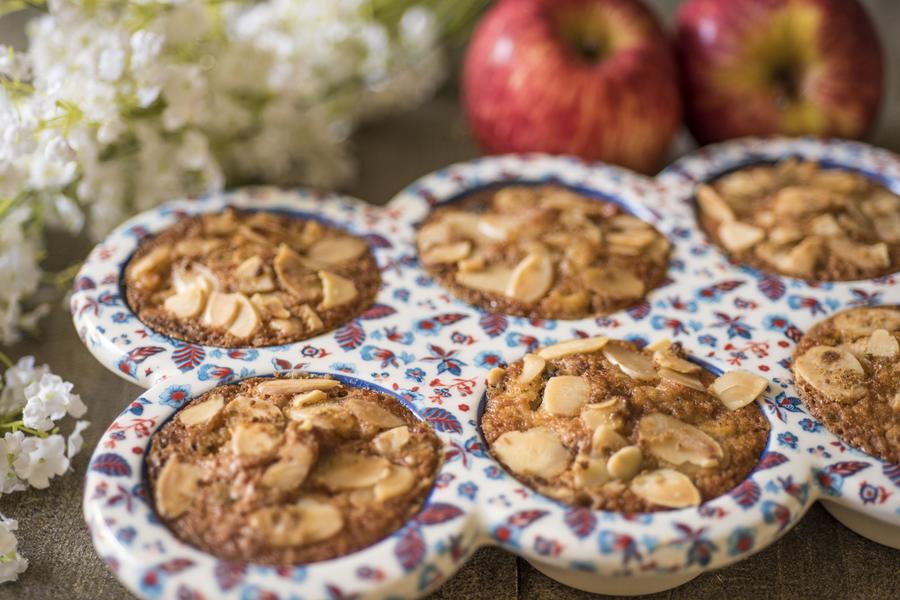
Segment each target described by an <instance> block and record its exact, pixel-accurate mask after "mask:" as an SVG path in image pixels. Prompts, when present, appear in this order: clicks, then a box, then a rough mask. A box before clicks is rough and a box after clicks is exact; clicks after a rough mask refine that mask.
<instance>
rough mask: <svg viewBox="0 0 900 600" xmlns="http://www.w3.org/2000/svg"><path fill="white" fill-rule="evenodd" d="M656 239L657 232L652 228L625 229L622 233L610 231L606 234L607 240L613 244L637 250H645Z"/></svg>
mask: <svg viewBox="0 0 900 600" xmlns="http://www.w3.org/2000/svg"><path fill="white" fill-rule="evenodd" d="M655 239H656V232H655V231H653V230H652V229H644V230H637V231H623V232H621V233H610V234H609V235H607V236H606V241H607V242H608V243H610V244H612V245H613V246H628V247H629V248H634V249H635V250H636V251H640V250H643V249H644V248H646V247H647V246H649V245H650V244H652V243H653V241H654V240H655Z"/></svg>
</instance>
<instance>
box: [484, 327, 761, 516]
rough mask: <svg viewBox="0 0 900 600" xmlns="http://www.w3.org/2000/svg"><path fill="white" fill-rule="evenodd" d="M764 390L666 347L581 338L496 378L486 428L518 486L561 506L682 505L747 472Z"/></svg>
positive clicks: (717, 491)
mask: <svg viewBox="0 0 900 600" xmlns="http://www.w3.org/2000/svg"><path fill="white" fill-rule="evenodd" d="M767 384H768V382H767V380H765V379H763V378H761V377H758V376H756V375H753V374H750V373H748V372H745V371H735V372H731V373H727V374H725V375H723V376H722V377H719V378H716V377H715V376H714V375H713V374H712V373H710V372H708V371H706V370H705V369H702V368H701V367H700V366H699V365H696V364H694V363H691V362H688V361H686V360H685V356H684V355H683V353H682V351H681V349H680V347H679V346H677V345H670V344H669V342H668V340H661V341H660V342H658V343H656V344H653V345H651V346H650V347H649V348H648V349H644V350H639V349H638V348H637V347H636V346H634V345H633V344H631V343H629V342H624V341H619V340H608V341H607V340H606V339H605V338H589V339H580V340H575V341H573V342H566V343H564V344H558V345H556V346H550V347H547V348H544V349H542V350H539V351H538V352H537V353H535V354H529V355H526V356H525V357H524V358H523V359H522V360H519V361H517V362H515V363H513V364H511V365H510V366H509V368H507V369H506V370H502V369H501V370H495V371H494V372H492V373H491V374H490V375H489V377H488V389H487V401H486V402H487V403H486V407H485V411H484V415H483V417H482V420H481V427H482V431H483V432H484V436H485V439H486V441H487V443H488V445H489V446H490V449H491V452H492V453H493V454H494V456H495V457H497V459H498V460H500V462H502V463H503V464H504V466H506V468H507V469H508V470H510V471H511V472H512V473H513V474H514V475H515V476H516V477H517V478H518V479H520V480H521V481H522V482H523V483H525V484H526V485H528V486H530V487H532V488H534V489H536V490H538V491H540V492H541V493H543V494H546V495H548V496H551V497H553V498H556V499H558V500H561V501H563V502H566V503H567V504H572V505H578V506H587V507H591V508H594V509H602V510H611V511H620V512H626V513H630V512H653V511H658V510H665V509H668V508H681V507H685V506H692V505H696V504H699V503H700V502H701V501H705V500H709V499H711V498H714V497H716V496H719V495H721V494H723V493H725V492H727V491H728V490H730V489H732V488H733V487H734V486H735V485H737V484H738V483H739V482H740V481H742V480H743V479H744V478H745V477H746V476H747V475H748V474H749V473H750V472H751V471H752V470H753V468H754V466H755V465H756V463H757V461H758V459H759V457H760V454H761V452H762V450H763V448H764V447H765V444H766V440H767V438H768V429H769V427H768V422H767V421H766V419H765V418H764V417H763V415H762V413H761V411H760V410H759V409H758V407H757V406H756V405H755V404H753V401H754V400H755V399H756V398H757V397H758V396H759V395H760V394H761V393H762V392H763V391H764V390H765V388H766V386H767ZM707 388H709V390H707Z"/></svg>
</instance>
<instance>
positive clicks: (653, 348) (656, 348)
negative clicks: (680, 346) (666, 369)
mask: <svg viewBox="0 0 900 600" xmlns="http://www.w3.org/2000/svg"><path fill="white" fill-rule="evenodd" d="M671 346H672V340H670V339H669V338H659V339H657V340H656V341H654V342H652V343H650V344H647V350H649V351H650V352H665V351H666V350H668V349H669V348H670V347H671Z"/></svg>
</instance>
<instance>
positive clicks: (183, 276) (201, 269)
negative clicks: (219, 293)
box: [172, 263, 219, 294]
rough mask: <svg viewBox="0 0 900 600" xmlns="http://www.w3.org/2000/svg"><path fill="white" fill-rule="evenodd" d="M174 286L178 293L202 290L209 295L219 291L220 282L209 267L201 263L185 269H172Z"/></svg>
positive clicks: (192, 264) (190, 265) (191, 264)
mask: <svg viewBox="0 0 900 600" xmlns="http://www.w3.org/2000/svg"><path fill="white" fill-rule="evenodd" d="M172 284H173V285H174V286H175V291H176V292H178V293H181V292H186V291H188V290H190V289H193V288H200V289H201V290H203V291H204V292H206V293H207V294H209V293H210V292H212V291H213V290H218V289H219V280H218V278H217V277H216V276H215V274H214V273H213V272H212V271H210V270H209V268H208V267H206V266H204V265H201V264H200V263H190V264H189V265H187V266H185V267H177V268H175V269H172Z"/></svg>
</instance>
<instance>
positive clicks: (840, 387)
mask: <svg viewBox="0 0 900 600" xmlns="http://www.w3.org/2000/svg"><path fill="white" fill-rule="evenodd" d="M864 373H865V372H864V371H863V368H862V365H860V364H859V360H857V359H856V357H855V356H853V355H852V354H851V353H850V352H847V351H846V350H842V349H840V348H833V347H831V346H813V347H812V348H810V349H809V350H807V351H806V352H804V353H803V354H801V355H800V356H798V357H797V358H796V360H795V361H794V376H795V377H796V378H797V379H798V380H799V381H803V382H805V383H807V384H808V385H810V386H812V387H813V388H815V389H816V390H817V391H818V392H819V393H821V394H823V395H824V396H825V397H826V398H828V399H831V400H834V401H837V402H852V401H854V400H859V399H860V398H862V397H863V396H865V395H866V387H865V386H864V385H863V384H862V376H863V375H864Z"/></svg>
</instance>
